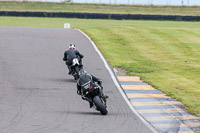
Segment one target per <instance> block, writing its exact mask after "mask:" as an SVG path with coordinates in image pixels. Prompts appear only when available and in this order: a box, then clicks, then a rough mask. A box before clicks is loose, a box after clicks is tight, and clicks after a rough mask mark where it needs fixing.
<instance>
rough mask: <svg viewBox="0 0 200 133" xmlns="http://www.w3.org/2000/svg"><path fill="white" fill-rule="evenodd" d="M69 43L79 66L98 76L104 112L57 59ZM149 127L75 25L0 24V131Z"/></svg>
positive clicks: (60, 132) (123, 132)
mask: <svg viewBox="0 0 200 133" xmlns="http://www.w3.org/2000/svg"><path fill="white" fill-rule="evenodd" d="M69 43H75V44H76V45H77V49H78V50H79V51H80V52H81V53H82V54H83V55H84V58H83V64H84V69H85V70H86V71H87V72H88V73H90V74H93V75H95V76H96V77H98V78H101V79H102V80H103V86H104V92H105V93H106V94H107V95H108V96H109V99H108V103H107V106H108V115H106V116H102V115H100V113H99V112H97V111H95V110H94V109H90V108H89V104H88V102H86V101H83V100H82V99H81V97H80V96H79V95H77V94H76V82H75V81H74V80H73V77H72V76H71V75H68V74H67V73H68V70H67V67H66V65H65V63H64V62H63V61H62V58H63V54H64V51H65V50H66V49H67V48H68V44H69ZM80 132H81V133H133V132H134V133H150V132H151V130H150V129H149V128H148V127H147V126H146V125H145V124H143V123H142V122H141V120H140V119H139V118H138V117H137V116H136V115H135V114H134V113H133V112H132V111H131V109H130V108H129V107H128V105H127V103H126V102H125V100H124V99H123V98H122V96H121V94H120V92H119V91H118V89H117V87H116V86H115V85H114V83H113V80H112V79H111V77H110V75H109V73H108V70H107V69H106V68H105V66H104V64H103V61H102V60H101V59H100V57H99V55H98V54H97V52H96V51H95V50H94V48H93V46H92V45H91V43H90V42H89V40H88V39H87V38H86V37H85V36H84V35H83V34H82V33H80V32H79V31H78V30H75V29H67V30H66V29H58V28H29V27H0V133H80Z"/></svg>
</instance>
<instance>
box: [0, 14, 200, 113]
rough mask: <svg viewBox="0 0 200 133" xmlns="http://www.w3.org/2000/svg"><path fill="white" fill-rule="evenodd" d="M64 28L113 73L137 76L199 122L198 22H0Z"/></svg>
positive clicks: (12, 19)
mask: <svg viewBox="0 0 200 133" xmlns="http://www.w3.org/2000/svg"><path fill="white" fill-rule="evenodd" d="M66 22H68V23H71V25H72V26H73V27H77V28H80V29H82V30H83V31H84V32H86V33H87V34H88V35H89V36H90V37H91V38H92V39H93V40H94V41H95V43H96V44H97V45H98V48H99V49H100V50H101V52H102V53H103V55H104V56H105V57H106V59H107V61H108V62H109V63H110V64H111V66H112V67H121V68H124V69H126V70H127V71H128V73H127V74H128V75H137V76H140V77H141V78H142V80H144V81H145V82H147V83H149V84H151V85H152V86H154V87H155V88H157V89H159V90H161V91H163V92H165V93H167V95H169V96H171V97H172V98H176V99H177V100H179V101H181V102H183V103H184V105H185V106H186V107H187V108H188V110H189V111H190V112H192V113H195V114H196V115H198V116H200V102H199V101H200V80H199V77H200V59H199V57H200V24H199V22H174V21H129V20H121V21H119V20H90V19H88V20H85V19H64V18H30V17H28V18H23V17H0V26H27V27H55V28H63V24H64V23H66ZM77 45H78V44H77Z"/></svg>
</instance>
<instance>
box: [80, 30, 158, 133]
mask: <svg viewBox="0 0 200 133" xmlns="http://www.w3.org/2000/svg"><path fill="white" fill-rule="evenodd" d="M77 30H78V31H80V32H81V33H82V34H83V35H84V36H85V37H86V38H87V39H88V40H89V41H90V42H91V44H92V45H93V47H94V49H95V50H96V52H97V53H98V54H99V56H100V58H101V59H102V60H103V62H104V65H105V67H106V68H107V70H108V71H109V73H110V76H111V77H112V79H113V81H114V83H115V85H116V87H117V88H118V90H119V92H120V93H121V95H122V96H123V98H124V99H125V101H126V103H127V104H128V106H129V107H130V109H131V110H132V111H133V113H134V114H135V115H136V116H138V117H139V118H140V120H141V121H142V122H143V123H144V124H145V125H146V126H147V127H148V128H149V129H150V130H151V131H152V132H153V133H158V132H157V131H156V130H155V129H154V128H153V127H152V126H151V124H150V123H148V122H147V121H146V120H145V119H144V118H143V117H142V116H141V115H140V114H139V113H138V112H137V111H136V110H135V109H134V108H133V106H132V104H131V103H130V101H129V100H128V98H127V97H126V95H125V94H124V92H123V90H122V88H121V87H120V85H119V83H118V81H117V79H116V76H115V75H114V73H113V71H112V70H111V69H110V67H109V65H108V63H107V61H106V60H105V58H104V57H103V55H102V54H101V52H100V51H99V49H98V48H97V46H96V45H95V43H94V42H93V41H92V40H91V38H90V37H89V36H88V35H86V34H85V33H84V32H83V31H81V30H79V29H77Z"/></svg>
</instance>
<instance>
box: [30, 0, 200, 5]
mask: <svg viewBox="0 0 200 133" xmlns="http://www.w3.org/2000/svg"><path fill="white" fill-rule="evenodd" d="M32 1H53V2H59V1H65V0H32ZM73 2H75V3H107V4H110V3H111V4H115V3H116V4H142V5H190V6H193V5H200V0H73Z"/></svg>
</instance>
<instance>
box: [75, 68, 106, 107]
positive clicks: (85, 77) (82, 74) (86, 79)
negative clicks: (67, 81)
mask: <svg viewBox="0 0 200 133" xmlns="http://www.w3.org/2000/svg"><path fill="white" fill-rule="evenodd" d="M95 82H97V84H95ZM87 83H90V87H92V88H94V87H98V88H99V90H100V94H101V95H104V94H103V86H102V85H101V84H102V80H101V79H99V78H96V77H95V76H93V75H91V74H88V73H87V72H86V71H84V70H83V69H81V70H80V71H79V79H78V80H77V94H78V95H82V99H83V100H85V92H82V90H83V87H84V85H86V84H87ZM104 96H105V95H104ZM105 97H106V98H108V96H105ZM89 104H90V108H92V107H93V103H92V102H89Z"/></svg>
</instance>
